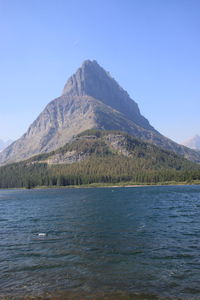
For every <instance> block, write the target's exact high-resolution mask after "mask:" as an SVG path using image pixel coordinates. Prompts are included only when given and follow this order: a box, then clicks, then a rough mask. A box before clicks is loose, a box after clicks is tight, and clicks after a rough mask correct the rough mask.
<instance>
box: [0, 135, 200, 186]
mask: <svg viewBox="0 0 200 300" xmlns="http://www.w3.org/2000/svg"><path fill="white" fill-rule="evenodd" d="M196 179H198V180H199V179H200V166H199V165H197V164H195V163H192V162H190V161H188V160H186V159H184V158H183V157H181V156H178V155H176V154H174V153H173V152H169V151H165V150H163V149H159V148H158V147H156V146H154V145H152V144H148V143H145V142H143V141H140V140H137V139H135V138H133V137H131V136H129V135H127V134H125V133H122V132H117V131H105V130H104V131H100V130H89V131H86V132H84V133H82V134H80V135H78V136H77V137H75V138H74V140H73V141H72V142H71V143H68V144H66V145H65V146H64V147H62V148H60V149H58V150H56V151H53V152H50V153H45V154H40V155H37V156H34V157H32V158H31V159H29V160H26V161H22V162H19V163H14V164H10V165H7V166H4V167H1V168H0V187H1V188H9V187H27V188H31V187H35V186H67V185H82V184H90V183H118V182H128V181H131V182H134V183H157V182H165V181H190V180H196Z"/></svg>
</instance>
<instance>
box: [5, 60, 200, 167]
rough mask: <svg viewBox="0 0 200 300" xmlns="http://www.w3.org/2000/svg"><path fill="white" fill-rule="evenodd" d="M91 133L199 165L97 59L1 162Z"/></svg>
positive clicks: (74, 77) (193, 153)
mask: <svg viewBox="0 0 200 300" xmlns="http://www.w3.org/2000/svg"><path fill="white" fill-rule="evenodd" d="M88 129H104V130H120V131H124V132H127V133H129V134H130V135H132V136H135V137H136V138H139V139H142V140H143V141H147V142H150V143H153V144H155V145H157V146H159V147H161V148H163V149H167V150H170V151H173V152H175V153H177V154H179V155H182V156H184V157H186V158H188V159H190V160H192V161H195V162H200V153H199V152H197V151H194V150H191V149H188V148H186V147H184V146H181V145H179V144H177V143H175V142H173V141H171V140H170V139H168V138H166V137H164V136H163V135H161V134H160V133H159V132H158V131H156V130H155V129H154V128H153V126H152V125H151V124H150V123H149V121H148V120H147V119H146V118H145V117H143V116H142V115H141V113H140V110H139V108H138V105H137V103H136V102H135V101H134V100H132V99H131V98H130V96H129V95H128V93H127V92H126V91H125V90H123V88H122V87H120V86H119V84H118V83H117V82H116V81H115V80H114V79H113V78H112V77H111V76H110V74H108V73H107V72H106V71H105V70H104V69H103V68H102V67H100V66H99V64H98V63H97V62H96V61H90V60H86V61H85V62H84V63H83V64H82V66H81V67H80V68H79V69H78V70H77V72H76V73H75V74H74V75H72V76H71V77H70V78H69V80H68V81H67V83H66V85H65V86H64V89H63V93H62V95H61V96H60V97H58V98H56V99H55V100H53V101H51V102H50V103H49V104H48V105H47V106H46V108H45V109H44V110H43V112H42V113H41V114H40V115H39V116H38V118H37V119H36V120H35V121H34V122H33V123H32V124H31V126H30V127H29V129H28V130H27V132H26V133H25V134H24V135H23V136H22V137H21V138H20V139H18V140H17V141H16V142H14V143H13V144H12V145H10V146H9V147H7V148H6V149H5V150H4V151H3V152H2V153H0V164H7V163H12V162H16V161H20V160H25V159H27V158H29V157H31V156H33V155H36V154H39V153H46V152H50V151H52V150H55V149H58V148H59V147H62V146H63V145H65V144H66V143H67V142H69V141H70V140H71V139H72V138H73V137H74V136H76V135H78V134H80V133H81V132H83V131H85V130H88Z"/></svg>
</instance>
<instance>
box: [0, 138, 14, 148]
mask: <svg viewBox="0 0 200 300" xmlns="http://www.w3.org/2000/svg"><path fill="white" fill-rule="evenodd" d="M12 142H13V141H12V140H7V141H3V140H1V139H0V151H3V150H4V149H5V148H6V147H8V146H9V145H10V144H12Z"/></svg>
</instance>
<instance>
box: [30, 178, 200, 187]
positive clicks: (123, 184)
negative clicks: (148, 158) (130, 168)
mask: <svg viewBox="0 0 200 300" xmlns="http://www.w3.org/2000/svg"><path fill="white" fill-rule="evenodd" d="M199 184H200V180H193V181H182V182H177V181H165V182H157V183H138V182H117V183H100V182H97V183H96V182H95V183H90V184H82V185H66V186H57V185H56V186H55V185H51V186H36V187H34V189H52V188H53V189H54V188H59V189H62V188H64V189H65V188H106V187H108V188H120V187H147V186H173V185H199Z"/></svg>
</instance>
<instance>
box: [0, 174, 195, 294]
mask: <svg viewBox="0 0 200 300" xmlns="http://www.w3.org/2000/svg"><path fill="white" fill-rule="evenodd" d="M176 185H177V186H178V185H200V180H192V181H180V182H177V181H165V182H156V183H138V182H117V183H101V182H94V183H90V184H81V185H65V186H58V185H48V186H46V185H44V186H35V187H32V188H31V189H36V190H42V189H82V188H122V187H124V188H129V187H148V186H176ZM27 189H28V188H26V187H16V188H0V190H27ZM0 300H1V298H0Z"/></svg>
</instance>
